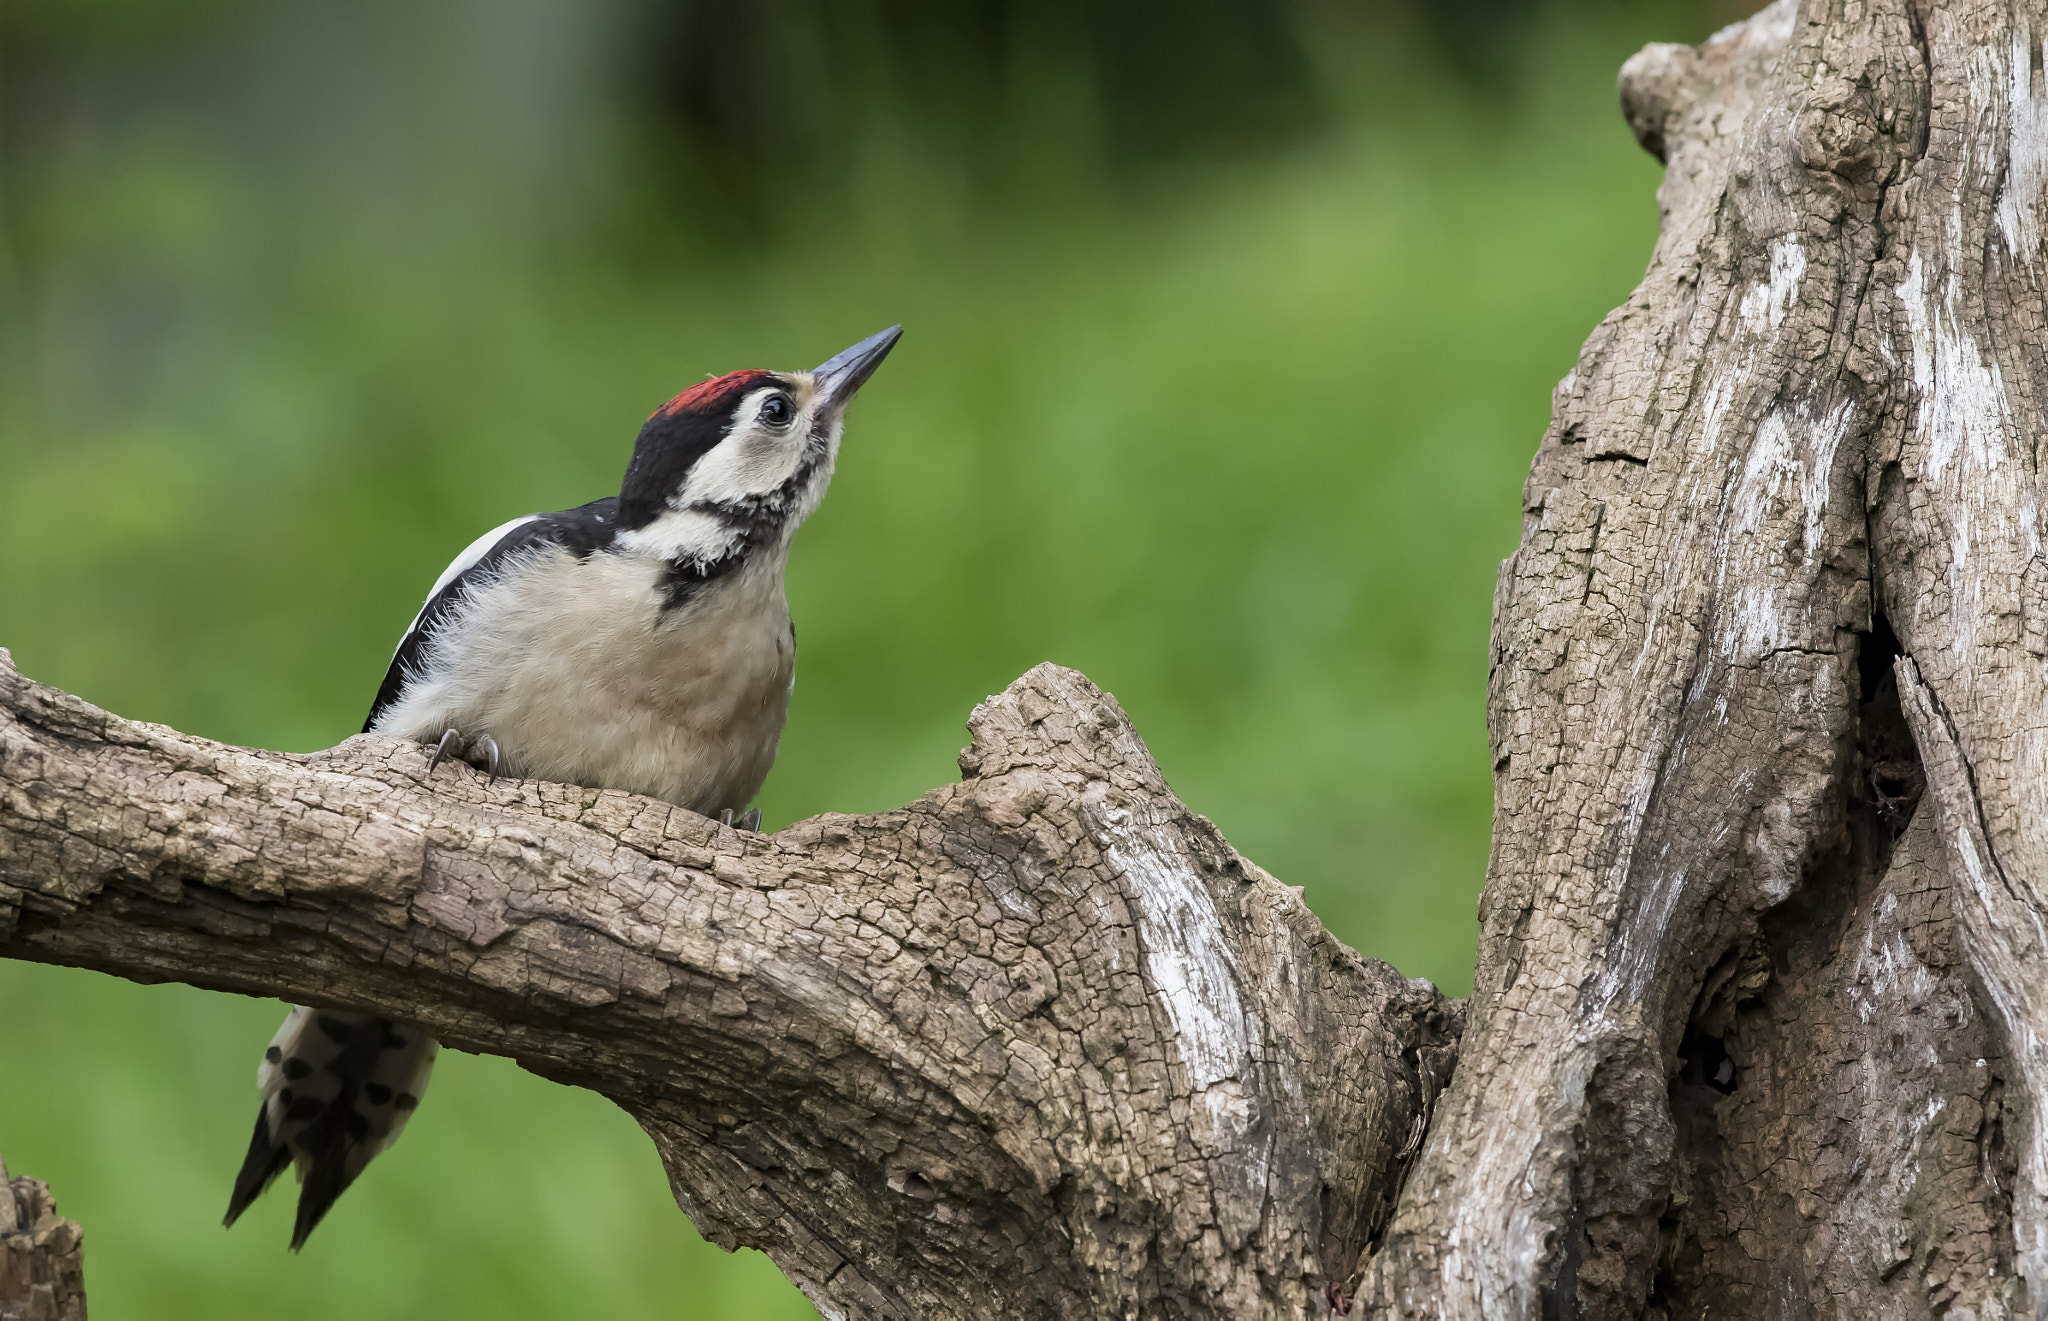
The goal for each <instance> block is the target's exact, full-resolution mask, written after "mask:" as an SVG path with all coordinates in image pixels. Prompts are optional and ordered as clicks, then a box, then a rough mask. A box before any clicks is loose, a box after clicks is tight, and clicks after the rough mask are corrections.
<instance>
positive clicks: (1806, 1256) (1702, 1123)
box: [1644, 615, 2012, 1321]
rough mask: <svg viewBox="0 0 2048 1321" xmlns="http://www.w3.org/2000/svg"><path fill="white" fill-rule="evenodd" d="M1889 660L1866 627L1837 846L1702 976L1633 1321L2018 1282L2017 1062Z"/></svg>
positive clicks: (1673, 1091)
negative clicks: (2012, 1140) (2013, 1147)
mask: <svg viewBox="0 0 2048 1321" xmlns="http://www.w3.org/2000/svg"><path fill="white" fill-rule="evenodd" d="M1899 655H1900V646H1899V641H1898V638H1897V637H1896V636H1895V635H1894V633H1893V632H1892V629H1891V626H1890V624H1889V622H1888V621H1887V620H1886V619H1885V618H1884V617H1883V616H1882V615H1878V616H1876V617H1875V618H1874V619H1873V620H1872V626H1871V630H1870V632H1869V633H1868V634H1866V635H1864V636H1863V637H1862V639H1861V646H1860V647H1859V650H1858V653H1857V657H1856V662H1857V664H1856V669H1857V678H1858V680H1859V703H1858V708H1857V729H1856V731H1855V734H1856V742H1855V746H1854V748H1853V749H1845V752H1844V756H1843V759H1842V762H1841V765H1840V771H1839V783H1840V786H1841V793H1842V803H1841V807H1842V816H1841V818H1840V821H1841V828H1840V829H1839V830H1837V831H1833V832H1831V833H1830V836H1829V837H1828V838H1826V839H1824V840H1823V841H1821V842H1819V843H1818V845H1817V847H1816V849H1815V852H1814V854H1813V855H1812V858H1811V861H1810V862H1809V864H1808V867H1807V870H1806V873H1805V875H1804V877H1803V878H1802V880H1801V883H1800V885H1799V886H1798V887H1797V888H1796V889H1795V890H1794V891H1793V892H1792V894H1791V895H1790V896H1789V897H1788V898H1787V899H1786V900H1785V902H1783V903H1781V904H1779V905H1777V906H1776V907H1774V908H1771V909H1769V910H1768V911H1765V912H1762V913H1759V914H1757V915H1756V917H1755V919H1754V921H1755V925H1754V928H1753V930H1752V932H1751V933H1750V934H1749V935H1748V936H1746V937H1745V936H1743V935H1742V934H1740V932H1739V931H1738V932H1737V934H1736V935H1735V936H1734V938H1733V940H1732V941H1731V944H1730V946H1729V948H1728V949H1727V951H1726V952H1725V953H1724V954H1723V955H1722V957H1721V958H1720V959H1719V960H1718V962H1716V963H1715V964H1714V966H1713V967H1712V968H1711V969H1710V970H1709V971H1708V973H1707V974H1706V976H1705V978H1704V979H1703V982H1702V985H1701V989H1700V993H1699V997H1698V1000H1697V1001H1696V1003H1695V1005H1694V1007H1693V1010H1692V1013H1691V1016H1690V1019H1689V1021H1688V1023H1687V1025H1686V1027H1685V1030H1684V1033H1683V1036H1682V1038H1681V1041H1680V1044H1679V1047H1678V1059H1677V1063H1676V1068H1675V1070H1674V1072H1673V1074H1672V1077H1671V1083H1670V1090H1669V1101H1670V1106H1671V1118H1672V1122H1673V1127H1674V1130H1675V1142H1674V1151H1673V1162H1672V1182H1671V1191H1670V1198H1669V1201H1668V1203H1667V1204H1666V1207H1665V1210H1664V1213H1663V1215H1662V1216H1661V1217H1660V1219H1659V1222H1658V1246H1657V1262H1656V1268H1655V1275H1654V1281H1653V1284H1652V1287H1651V1290H1650V1295H1649V1297H1648V1299H1647V1300H1646V1307H1645V1311H1644V1315H1647V1316H1655V1317H1660V1318H1668V1319H1669V1321H1678V1319H1679V1318H1696V1317H1707V1316H1765V1315H1779V1314H1782V1315H1788V1316H1790V1315H1802V1316H1803V1315H1810V1316H1875V1315H1901V1316H1907V1315H1936V1316H1938V1315H1941V1314H1943V1312H1944V1311H1948V1312H1949V1313H1950V1314H1954V1311H1953V1309H1956V1308H1972V1309H1977V1310H1978V1313H1979V1314H1980V1315H1982V1314H1984V1308H1985V1307H1986V1306H1987V1305H1988V1303H1989V1301H1992V1300H1995V1299H1996V1298H1997V1297H2002V1295H2000V1293H1999V1291H2000V1290H2002V1289H2004V1288H2006V1287H2007V1283H2008V1282H2009V1281H2010V1279H2011V1251H2010V1240H2011V1219H2010V1216H2011V1205H2010V1193H2009V1189H2010V1187H2011V1176H2010V1174H2009V1171H2010V1169H2011V1165H2012V1155H2011V1153H2010V1152H2009V1151H2008V1150H2007V1146H2006V1143H2005V1139H2004V1127H2005V1126H2004V1122H2003V1111H2004V1099H2003V1098H2004V1091H2005V1088H2004V1084H2003V1082H2002V1081H2001V1080H2002V1078H2003V1076H2004V1074H2005V1072H2006V1069H2007V1065H2006V1062H2005V1061H2004V1059H2003V1058H2002V1057H2001V1056H2000V1054H1999V1051H1998V1047H1997V1045H1996V1042H1995V1041H1994V1039H1993V1038H1992V1036H1991V1034H1990V1032H1989V1031H1988V1030H1987V1028H1986V1026H1985V1024H1984V1022H1983V1020H1982V1019H1981V1018H1980V1017H1979V1015H1978V1014H1977V1012H1976V1008H1975V1005H1974V1002H1973V1001H1972V999H1971V995H1970V990H1969V978H1968V973H1967V970H1966V967H1965V964H1964V960H1963V957H1962V955H1961V953H1960V950H1959V947H1958V946H1957V943H1956V933H1955V928H1954V918H1953V915H1952V913H1951V909H1950V901H1949V894H1948V887H1949V883H1950V881H1949V877H1948V874H1947V870H1946V863H1945V860H1944V859H1945V855H1944V853H1943V850H1942V847H1941V842H1940V840H1939V839H1938V838H1937V837H1936V832H1935V831H1934V829H1933V828H1932V825H1931V823H1929V822H1928V821H1926V820H1924V819H1922V820H1917V821H1916V814H1917V809H1918V807H1919V804H1920V799H1921V797H1922V795H1923V793H1924V786H1925V781H1924V777H1923V775H1922V772H1921V767H1920V759H1919V755H1918V752H1917V750H1916V749H1915V747H1914V744H1913V740H1912V735H1911V733H1910V731H1909V730H1908V729H1907V727H1906V723H1905V720H1904V717H1903V715H1902V713H1901V711H1900V709H1899V695H1898V687H1897V683H1896V681H1895V679H1894V678H1893V674H1892V662H1893V661H1894V660H1895V659H1896V658H1897V657H1898V656H1899ZM1991 1310H1993V1311H1996V1310H1997V1309H1996V1308H1995V1307H1993V1308H1991Z"/></svg>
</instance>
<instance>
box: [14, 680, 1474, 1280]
mask: <svg viewBox="0 0 2048 1321" xmlns="http://www.w3.org/2000/svg"><path fill="white" fill-rule="evenodd" d="M970 727H971V729H972V732H973V735H974V743H973V745H972V746H971V747H969V748H968V749H967V750H966V751H965V752H964V753H963V755H962V757H961V765H962V768H963V771H964V772H965V774H966V778H965V780H964V781H963V782H962V783H960V784H958V785H954V786H949V787H946V788H942V789H938V790H935V791H933V792H932V793H930V794H927V795H926V796H924V797H923V798H921V799H919V800H918V801H916V802H914V803H912V804H910V805H909V806H907V807H905V808H903V809H901V810H899V811H895V812H886V813H881V814H878V815H874V816H864V817H850V816H823V817H817V818H813V819H812V820H809V821H804V822H799V823H798V824H796V825H793V826H791V827H789V828H788V829H786V830H784V831H782V832H780V833H778V834H776V835H772V836H770V835H757V834H749V833H743V832H738V831H734V830H731V829H729V828H724V827H721V826H719V825H718V824H717V823H716V822H713V821H709V820H707V819H705V818H703V817H699V816H696V815H694V814H692V813H690V812H687V811H683V810H681V809H679V808H674V807H671V806H668V805H666V804H663V803H659V802H656V801H653V800H650V799H646V798H640V797H636V796H633V795H629V794H621V793H609V792H598V791H594V790H586V789H579V788H575V787H573V786H568V785H559V784H544V783H535V782H528V783H511V782H495V783H494V782H491V781H489V780H486V779H485V778H484V777H482V776H481V775H479V774H476V773H475V772H473V771H471V770H470V769H468V768H466V767H463V768H456V769H452V770H451V769H443V770H441V771H440V772H438V773H436V774H435V775H434V776H433V777H431V778H429V777H428V776H427V774H426V751H425V749H423V748H420V747H418V746H415V745H413V744H410V743H405V742H400V741H396V740H392V739H386V738H380V737H376V736H359V737H357V738H353V739H350V740H349V741H348V742H346V743H344V744H342V745H340V746H339V747H337V748H334V749H331V750H329V751H326V752H322V753H316V754H313V755H310V756H293V755H287V754H283V753H273V752H261V751H253V750H249V749H242V748H234V747H228V746H225V745H222V744H217V743H211V742H208V741H206V740H203V739H197V738H192V737H188V736H186V735H182V734H179V733H176V732H175V731H172V730H169V729H165V728H163V727H161V726H152V725H143V724H136V723H132V722H129V721H124V720H121V719H119V718H117V717H114V716H111V715H108V714H107V713H105V712H103V711H99V710H97V709H95V708H93V707H91V706H89V705H87V704H86V703H84V702H82V701H80V700H79V699H77V698H75V697H71V696H69V695H67V694H64V693H61V692H58V691H56V690H54V689H50V688H47V687H44V686H42V685H39V684H36V683H34V682H32V681H30V680H28V679H26V678H24V677H22V676H21V675H20V674H19V673H18V672H17V671H16V670H15V669H14V668H13V666H12V663H11V661H7V660H6V659H5V653H4V652H0V955H6V956H11V957H17V958H27V959H35V960H40V961H45V962H53V963H63V964H70V965H74V966H80V967H89V968H97V969H100V970H102V971H106V972H111V973H115V974H117V975H120V976H124V977H129V978H132V979H135V980H139V981H160V980H176V981H184V982H189V983H191V984H194V985H199V986H206V987H213V988H216V989H220V990H228V991H239V992H243V993H247V994H258V995H274V996H280V997H283V998H286V999H291V1000H296V1001H302V1002H308V1003H315V1004H324V1005H335V1006H340V1007H345V1008H351V1009H371V1010H375V1011H376V1012H378V1013H380V1014H384V1015H388V1016H391V1017H395V1018H399V1019H404V1020H408V1021H412V1022H416V1023H420V1024H423V1025H425V1026H426V1027H427V1028H428V1029H429V1030H430V1031H432V1032H433V1033H434V1034H435V1035H436V1036H437V1037H439V1038H440V1039H441V1040H442V1041H443V1042H445V1043H446V1044H448V1045H450V1046H453V1047H456V1048H458V1049H462V1050H471V1051H483V1052H489V1053H494V1054H501V1055H506V1056H509V1057H511V1058H513V1059H515V1060H517V1061H518V1062H519V1063H520V1064H522V1065H523V1066H525V1067H526V1068H529V1069H531V1070H533V1071H534V1072H536V1073H539V1074H542V1075H544V1076H546V1077H549V1078H554V1079H557V1080H559V1081H562V1082H567V1083H572V1084H575V1085H579V1086H585V1087H589V1088H592V1089H594V1090H596V1091H599V1092H601V1093H603V1094H604V1095H606V1096H609V1097H611V1098H612V1099H613V1100H615V1101H617V1102H618V1103H619V1104H620V1105H621V1106H623V1107H624V1108H625V1109H626V1110H627V1111H628V1112H630V1113H631V1114H632V1115H633V1116H634V1117H635V1118H636V1119H637V1120H638V1121H639V1122H640V1123H641V1125H642V1126H643V1127H644V1128H645V1129H646V1130H647V1131H648V1133H649V1134H650V1135H651V1136H652V1137H653V1138H654V1142H655V1145H656V1148H657V1149H658V1150H659V1152H660V1154H661V1158H662V1161H663V1163H664V1165H665V1166H666V1167H667V1170H668V1174H669V1178H670V1183H671V1186H672V1187H673V1188H674V1191H675V1195H676V1200H677V1202H678V1204H679V1205H681V1206H682V1208H683V1209H684V1210H685V1211H686V1212H687V1213H689V1215H690V1217H691V1218H692V1219H693V1220H694V1221H695V1222H696V1224H697V1226H698V1228H699V1229H700V1230H701V1231H702V1232H703V1233H704V1234H705V1235H706V1236H707V1237H710V1238H712V1239H713V1240H714V1241H717V1242H719V1243H721V1244H723V1245H725V1246H727V1247H733V1246H736V1245H739V1244H746V1245H749V1246H754V1247H759V1248H761V1249H763V1250H764V1251H767V1252H768V1253H769V1254H770V1255H771V1256H773V1257H774V1259H775V1260H776V1262H777V1263H778V1264H779V1265H780V1266H781V1267H782V1268H783V1270H784V1271H785V1272H786V1273H787V1274H788V1275H789V1276H790V1277H791V1278H792V1279H793V1280H795V1281H796V1282H797V1283H798V1284H799V1285H800V1286H801V1287H803V1288H804V1289H805V1291H806V1292H807V1293H808V1294H810V1296H811V1297H812V1298H813V1300H814V1301H816V1302H818V1303H819V1305H820V1307H821V1308H822V1309H824V1310H825V1311H827V1312H828V1313H831V1314H845V1315H857V1316H869V1315H872V1316H919V1317H932V1316H960V1317H968V1316H1045V1315H1059V1316H1094V1315H1111V1314H1114V1315H1122V1314H1126V1313H1131V1314H1137V1313H1148V1314H1149V1313H1154V1312H1159V1311H1162V1310H1167V1311H1177V1312H1178V1313H1179V1314H1183V1315H1187V1316H1239V1317H1246V1316H1268V1315H1272V1316H1278V1315H1299V1314H1301V1312H1302V1310H1303V1309H1304V1308H1305V1307H1306V1306H1308V1305H1309V1303H1310V1301H1311V1299H1315V1300H1320V1299H1321V1298H1322V1297H1323V1296H1324V1295H1325V1292H1326V1291H1327V1290H1328V1288H1329V1286H1330V1283H1331V1278H1330V1277H1331V1276H1332V1275H1333V1274H1334V1275H1336V1276H1338V1277H1341V1276H1342V1275H1343V1274H1344V1273H1345V1271H1347V1270H1348V1269H1349V1265H1350V1263H1351V1262H1353V1261H1355V1260H1357V1258H1358V1256H1359V1254H1360V1252H1361V1250H1362V1249H1363V1248H1364V1247H1365V1246H1366V1244H1367V1243H1368V1242H1369V1241H1371V1240H1372V1239H1373V1238H1374V1236H1375V1235H1376V1234H1377V1233H1378V1231H1379V1230H1380V1229H1381V1227H1382V1225H1383V1222H1384V1220H1385V1217H1386V1215H1387V1212H1388V1208H1389V1207H1390V1205H1391V1200H1392V1197H1393V1195H1394V1193H1395V1191H1396V1190H1397V1188H1398V1185H1399V1181H1400V1178H1401V1176H1402V1174H1403V1172H1404V1171H1405V1167H1406V1163H1407V1162H1408V1160H1409V1159H1410V1158H1411V1157H1412V1156H1413V1154H1414V1152H1415V1149H1416V1146H1417V1143H1418V1140H1419V1134H1420V1132H1421V1131H1422V1128H1423V1126H1424V1124H1425V1122H1426V1119H1425V1116H1426V1114H1427V1111H1428V1108H1429V1106H1430V1104H1431V1103H1432V1101H1433V1100H1434V1097H1435V1093H1436V1091H1437V1090H1438V1089H1439V1088H1440V1087H1441V1086H1442V1085H1443V1084H1444V1082H1445V1080H1446V1079H1447V1078H1448V1076H1449V1073H1450V1068H1451V1063H1452V1058H1453V1049H1454V1043H1455V1041H1456V1039H1457V1034H1458V1031H1459V1028H1460V1026H1461V1011H1462V1007H1461V1006H1460V1005H1458V1004H1457V1003H1456V1002H1452V1001H1449V1000H1447V999H1445V998H1444V997H1443V996H1442V995H1440V994H1439V993H1438V992H1437V991H1436V990H1435V988H1434V987H1432V986H1430V985H1429V984H1428V983H1426V982H1416V981H1408V980H1405V979H1403V978H1401V977H1400V976H1399V975H1398V974H1397V973H1395V972H1394V971H1393V970H1392V969H1390V968H1388V967H1386V966H1385V965H1383V964H1379V963H1376V962H1373V961H1370V960H1366V959H1362V958H1360V957H1359V956H1357V955H1356V954H1354V953H1353V952H1352V951H1351V950H1349V949H1348V948H1346V947H1345V946H1344V945H1342V944H1341V943H1340V942H1338V941H1337V940H1335V939H1334V938H1332V937H1331V936H1330V935H1329V934H1328V933H1327V932H1326V931H1325V930H1324V929H1323V928H1322V926H1321V925H1320V924H1319V923H1318V922H1317V921H1316V919H1315V918H1314V917H1313V915H1311V914H1310V913H1309V912H1308V911H1307V909H1306V908H1305V907H1304V906H1303V904H1302V902H1301V899H1300V897H1299V895H1298V893H1297V892H1296V891H1294V890H1292V889H1290V888H1288V887H1286V886H1283V885H1280V884H1279V883H1278V882H1276V881H1274V880H1273V879H1272V878H1271V877H1270V876H1268V875H1266V874H1265V873H1264V872H1262V871H1261V870H1259V869H1258V868H1257V867H1256V866H1254V865H1252V864H1251V863H1249V862H1247V861H1246V860H1244V859H1243V858H1241V857H1239V856H1238V855H1237V854H1236V853H1235V852H1234V851H1233V850H1232V849H1231V848H1230V847H1229V845H1228V844H1227V843H1225V841H1224V840H1223V839H1222V837H1221V836H1220V835H1219V834H1218V833H1217V832H1216V830H1215V829H1214V827H1212V826H1211V825H1210V824H1209V823H1208V822H1207V821H1206V820H1204V819H1203V818H1201V817H1198V816H1195V815H1193V814H1192V813H1190V812H1189V811H1188V810H1187V809H1186V808H1185V807H1184V806H1182V805H1181V803H1180V802H1179V801H1178V800H1177V799H1175V798H1174V797H1173V795H1172V793H1171V791H1170V790H1169V789H1168V788H1167V786H1166V783H1165V781H1164V779H1163V778H1162V777H1161V776H1160V774H1159V771H1158V769H1157V767H1156V766H1154V764H1153V763H1152V760H1151V758H1150V755H1149V754H1148V753H1147V751H1146V749H1145V747H1144V744H1143V743H1142V742H1141V741H1140V740H1139V738H1138V737H1137V735H1136V733H1135V732H1134V731H1133V730H1132V729H1131V727H1130V725H1129V723H1128V722H1127V721H1126V719H1125V717H1124V715H1123V712H1122V711H1121V710H1120V709H1119V708H1118V707H1117V705H1116V703H1115V701H1114V700H1113V699H1111V698H1110V697H1108V696H1107V695H1106V694H1104V693H1102V692H1101V691H1099V690H1098V689H1096V688H1095V687H1094V686H1093V685H1091V684H1090V683H1089V682H1088V681H1087V680H1086V679H1085V678H1083V677H1082V676H1080V675H1079V674H1076V673H1074V672H1072V671H1069V670H1062V669H1059V668H1057V667H1054V666H1049V665H1047V666H1040V667H1039V668H1037V669H1035V670H1033V671H1031V672H1030V673H1029V674H1027V675H1025V676H1024V677H1023V678H1022V679H1020V680H1018V682H1017V683H1015V684H1013V685H1012V686H1011V687H1010V689H1009V690H1008V691H1007V692H1005V693H1004V694H1002V695H1001V696H1000V697H996V698H992V699H990V700H989V701H988V702H987V703H985V704H984V705H983V706H981V707H980V708H978V709H977V710H976V711H975V713H974V716H973V719H972V721H971V722H970ZM252 1049H253V1047H252ZM223 1160H224V1161H227V1162H228V1163H227V1164H224V1165H223V1167H222V1168H223V1178H224V1179H225V1177H226V1173H227V1171H228V1169H229V1165H231V1164H232V1160H231V1158H230V1157H229V1156H228V1155H227V1154H225V1153H224V1154H223Z"/></svg>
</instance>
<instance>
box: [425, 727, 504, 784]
mask: <svg viewBox="0 0 2048 1321" xmlns="http://www.w3.org/2000/svg"><path fill="white" fill-rule="evenodd" d="M450 758H454V759H458V760H461V761H466V762H468V763H469V764H470V765H472V766H474V767H476V768H477V769H478V770H480V771H482V772H483V773H484V774H486V775H488V776H490V777H491V778H492V779H494V780H495V779H497V778H498V770H499V767H500V766H502V765H503V764H504V760H505V759H504V755H503V754H502V753H500V752H499V751H498V740H496V739H494V738H492V737H491V736H490V735H489V734H485V735H483V736H482V737H480V738H478V739H476V740H474V741H470V740H466V739H464V738H463V737H462V731H461V730H459V729H447V730H443V731H441V741H440V742H439V743H436V744H435V745H434V750H433V751H432V752H431V753H429V754H428V755H427V774H429V775H432V774H433V773H434V768H435V767H436V766H439V765H440V764H441V763H442V762H443V761H445V760H448V759H450Z"/></svg>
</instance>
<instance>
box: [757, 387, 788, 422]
mask: <svg viewBox="0 0 2048 1321" xmlns="http://www.w3.org/2000/svg"><path fill="white" fill-rule="evenodd" d="M795 415H796V409H794V408H793V407H791V406H790V402H789V396H788V395H781V394H772V395H769V396H768V402H766V403H764V404H762V405H761V420H762V421H763V422H766V423H767V424H768V425H769V426H771V427H786V426H788V425H789V419H790V418H792V417H794V416H795Z"/></svg>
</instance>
